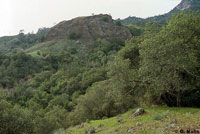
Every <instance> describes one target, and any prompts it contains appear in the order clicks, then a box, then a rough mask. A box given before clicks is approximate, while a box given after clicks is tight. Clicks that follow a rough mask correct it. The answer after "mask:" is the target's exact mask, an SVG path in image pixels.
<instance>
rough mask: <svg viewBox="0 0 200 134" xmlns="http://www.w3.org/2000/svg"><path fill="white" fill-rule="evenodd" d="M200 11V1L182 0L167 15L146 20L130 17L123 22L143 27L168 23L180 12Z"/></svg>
mask: <svg viewBox="0 0 200 134" xmlns="http://www.w3.org/2000/svg"><path fill="white" fill-rule="evenodd" d="M198 10H200V1H199V0H182V1H181V2H180V3H179V4H178V5H177V6H176V7H174V8H173V9H172V10H171V11H169V12H168V13H166V14H163V15H158V16H153V17H148V18H146V19H143V18H138V17H131V16H130V17H128V18H125V19H123V20H121V21H122V23H123V24H132V23H133V24H140V25H143V24H144V23H146V22H162V23H166V22H167V21H168V20H169V19H170V18H171V16H172V15H174V14H177V13H178V12H179V11H184V12H188V11H198Z"/></svg>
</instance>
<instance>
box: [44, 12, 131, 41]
mask: <svg viewBox="0 0 200 134" xmlns="http://www.w3.org/2000/svg"><path fill="white" fill-rule="evenodd" d="M131 37H132V35H131V33H130V31H129V30H128V29H127V28H126V27H124V26H120V25H117V24H115V22H114V20H113V19H112V17H111V16H109V15H104V14H100V15H94V16H88V17H78V18H75V19H72V20H69V21H63V22H60V23H59V24H57V25H56V26H54V27H53V28H51V29H50V31H49V33H48V34H47V37H46V40H47V41H48V40H53V39H73V40H76V41H80V42H81V43H82V42H91V41H94V40H96V39H98V38H103V39H106V40H126V39H130V38H131Z"/></svg>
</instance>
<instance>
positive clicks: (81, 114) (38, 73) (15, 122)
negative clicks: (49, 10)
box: [0, 12, 200, 134]
mask: <svg viewBox="0 0 200 134" xmlns="http://www.w3.org/2000/svg"><path fill="white" fill-rule="evenodd" d="M199 24H200V14H199V13H196V12H190V13H187V14H184V13H179V14H177V15H174V16H173V17H172V19H171V20H170V21H169V23H168V25H167V26H164V25H161V24H160V23H147V24H146V25H145V26H143V27H140V26H136V25H127V27H128V28H129V29H130V31H131V32H132V34H133V37H132V39H131V40H129V41H126V42H124V41H118V40H115V41H107V40H104V39H97V40H96V41H94V42H93V44H81V45H80V44H76V43H75V42H74V41H73V39H77V35H76V34H75V35H73V38H72V40H71V41H69V40H55V41H45V33H46V32H45V31H43V30H45V29H43V30H41V31H40V32H38V33H37V34H33V35H31V37H30V35H24V34H21V33H20V34H19V35H17V36H13V37H3V38H1V39H0V48H2V49H0V51H3V50H4V49H6V50H7V52H8V53H3V52H1V53H0V133H3V134H12V133H15V134H22V133H23V134H53V133H59V132H60V131H61V132H62V131H63V132H65V133H68V131H71V132H73V133H80V134H81V133H85V132H86V133H88V132H89V131H94V129H95V130H98V131H99V132H100V133H108V132H109V133H113V132H114V131H116V132H118V133H124V132H126V131H127V129H130V127H131V126H132V125H133V124H134V125H136V124H137V122H140V123H142V125H141V124H138V128H137V129H136V130H135V131H137V132H140V133H147V130H148V133H160V132H161V131H162V130H163V129H164V127H165V126H166V125H168V124H169V122H170V121H171V120H172V119H174V118H176V120H177V121H178V122H180V125H183V127H184V125H187V123H189V122H185V121H186V120H188V118H190V119H192V121H194V122H197V120H196V119H195V118H197V117H199V113H198V112H197V111H198V109H184V108H180V109H179V108H165V107H158V108H153V109H151V108H147V113H146V114H145V115H144V116H142V117H136V118H134V119H133V120H132V119H131V118H130V116H131V113H132V112H133V111H134V110H135V109H134V110H131V111H129V112H128V113H126V114H123V113H125V112H127V111H128V110H130V109H132V108H135V107H138V106H149V105H159V106H163V105H164V106H169V107H172V106H173V107H200V104H199V100H200V83H199V82H200V70H199V69H200V68H199V66H200V47H199V46H200V38H199V36H200V34H199V31H200V25H199ZM42 31H43V32H44V33H43V32H42ZM39 33H40V34H39ZM33 37H34V38H33ZM74 37H76V38H74ZM32 38H33V40H32V41H30V40H31V39H32ZM29 41H30V42H29ZM11 46H13V47H11ZM16 49H17V50H19V51H14V50H16ZM167 109H169V110H170V113H167V112H166V110H167ZM189 112H192V113H189ZM121 114H122V115H121ZM187 114H188V115H187ZM117 115H118V118H117V117H115V118H111V117H113V116H117ZM120 115H121V116H120ZM172 115H176V117H173V116H172ZM190 115H191V116H190ZM183 116H184V118H183ZM102 119H105V120H102ZM92 120H98V121H92ZM153 121H157V122H155V123H154V125H155V128H156V129H155V130H153V128H152V127H151V123H152V122H153ZM83 122H88V123H85V124H84V126H79V128H77V127H72V126H75V125H78V124H81V123H83ZM144 122H146V123H144ZM161 122H162V123H161ZM181 122H185V124H184V123H183V124H181ZM190 123H191V122H190ZM159 124H160V125H159ZM119 125H121V128H117V130H115V129H116V126H119ZM156 126H158V127H156ZM194 126H195V124H194ZM142 127H143V128H146V131H144V130H142ZM61 128H62V129H61ZM66 128H69V129H67V130H66V131H65V129H66ZM130 131H131V130H130ZM166 131H168V130H166ZM169 131H170V132H171V129H170V130H169ZM169 131H168V132H169ZM61 132H60V133H61Z"/></svg>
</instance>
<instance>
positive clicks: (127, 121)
mask: <svg viewBox="0 0 200 134" xmlns="http://www.w3.org/2000/svg"><path fill="white" fill-rule="evenodd" d="M136 110H137V108H135V109H132V110H130V111H128V112H127V113H125V114H121V115H118V116H116V117H113V118H108V119H102V120H92V121H88V122H85V123H82V124H81V125H77V126H75V127H71V128H68V129H66V130H63V129H60V130H58V131H57V132H55V134H174V133H181V132H182V131H183V130H184V132H187V131H188V133H199V132H200V129H199V128H200V126H199V123H200V109H195V108H168V107H154V108H145V112H146V113H144V114H143V115H141V116H136V117H134V116H133V115H134V112H135V111H136ZM195 131H196V132H195Z"/></svg>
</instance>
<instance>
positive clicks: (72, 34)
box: [69, 32, 81, 40]
mask: <svg viewBox="0 0 200 134" xmlns="http://www.w3.org/2000/svg"><path fill="white" fill-rule="evenodd" d="M69 38H70V39H71V40H76V39H79V38H81V34H80V33H75V32H71V33H70V34H69Z"/></svg>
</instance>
